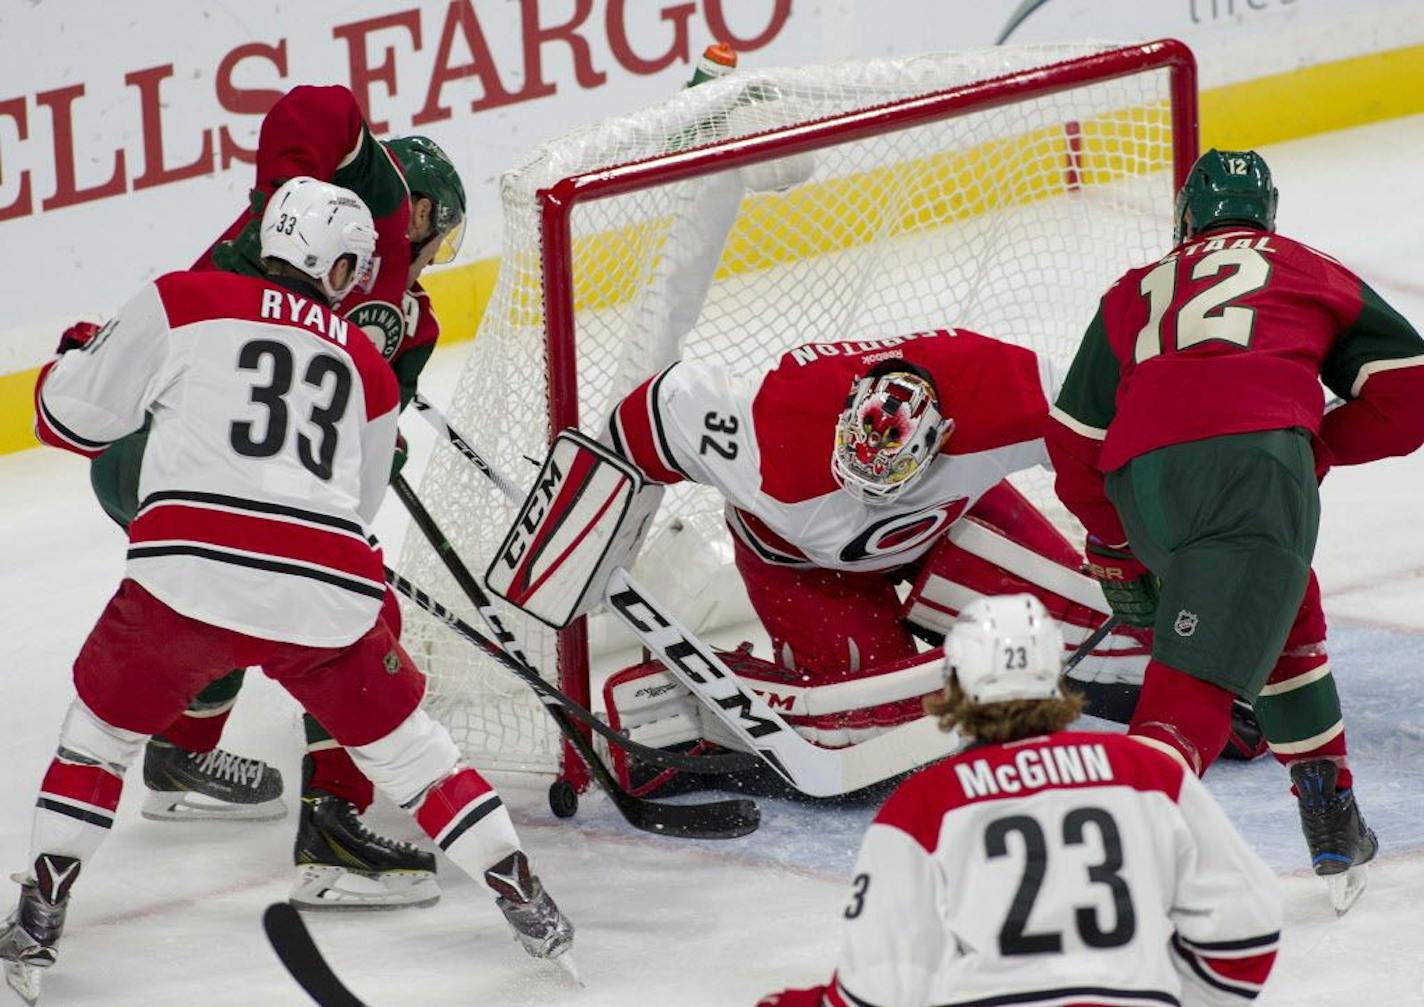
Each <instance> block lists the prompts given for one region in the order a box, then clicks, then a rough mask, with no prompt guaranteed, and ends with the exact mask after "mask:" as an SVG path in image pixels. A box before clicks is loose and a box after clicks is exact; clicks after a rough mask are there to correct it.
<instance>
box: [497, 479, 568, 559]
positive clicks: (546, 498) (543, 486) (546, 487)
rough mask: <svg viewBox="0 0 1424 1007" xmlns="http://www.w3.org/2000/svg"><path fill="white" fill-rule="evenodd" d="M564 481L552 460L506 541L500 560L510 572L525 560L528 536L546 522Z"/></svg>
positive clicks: (531, 492) (532, 491)
mask: <svg viewBox="0 0 1424 1007" xmlns="http://www.w3.org/2000/svg"><path fill="white" fill-rule="evenodd" d="M563 481H564V474H563V473H562V472H560V471H559V464H558V462H556V461H554V459H553V458H550V459H549V465H548V468H547V469H546V470H545V471H543V472H541V473H539V481H538V483H536V484H535V486H534V489H533V490H531V491H530V493H529V499H528V501H526V502H525V504H524V509H523V510H522V511H520V512H519V519H518V520H517V521H515V522H514V527H513V528H511V529H510V530H509V538H508V539H506V540H505V545H504V551H503V552H502V553H501V554H500V559H502V560H504V565H505V566H507V567H509V569H510V570H516V569H518V567H519V561H520V560H521V559H523V558H524V551H525V550H526V549H528V548H529V542H528V540H527V538H526V536H532V535H533V534H534V532H535V531H537V530H538V528H539V522H540V521H542V520H544V513H545V512H546V511H547V510H548V509H549V503H550V501H552V500H553V499H554V490H555V489H556V488H557V487H558V485H559V483H561V482H563Z"/></svg>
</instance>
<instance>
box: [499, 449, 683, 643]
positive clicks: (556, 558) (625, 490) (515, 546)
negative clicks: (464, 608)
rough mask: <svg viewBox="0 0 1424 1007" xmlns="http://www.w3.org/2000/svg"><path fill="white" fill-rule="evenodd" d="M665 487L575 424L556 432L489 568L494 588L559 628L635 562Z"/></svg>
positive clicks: (513, 603) (586, 606)
mask: <svg viewBox="0 0 1424 1007" xmlns="http://www.w3.org/2000/svg"><path fill="white" fill-rule="evenodd" d="M661 499H662V487H661V486H650V485H648V484H647V483H646V482H645V481H644V479H643V476H642V474H641V473H640V472H639V471H638V470H637V469H636V468H635V467H634V466H633V465H632V464H630V463H629V462H628V461H627V460H626V459H624V458H622V457H620V456H619V455H617V454H614V453H613V452H612V451H610V450H609V449H608V448H606V447H604V446H603V445H601V444H599V443H598V442H597V441H594V440H592V439H591V438H589V437H587V436H585V435H584V434H581V433H579V432H578V431H576V430H565V431H564V432H563V433H561V434H559V436H558V437H557V438H555V440H554V444H553V446H552V447H551V448H550V449H549V454H548V457H547V458H545V459H544V466H543V468H541V469H540V470H539V475H538V478H537V479H535V481H534V487H533V489H531V490H530V491H529V495H528V496H527V497H526V498H525V500H524V504H523V505H522V506H521V507H520V508H519V516H518V517H517V518H516V519H515V522H514V525H513V527H511V528H510V529H509V532H508V534H506V535H505V537H504V541H503V542H502V543H501V544H500V547H499V549H498V550H497V551H496V552H495V555H494V559H493V560H492V561H491V563H490V565H489V569H488V570H487V571H486V572H485V582H486V583H487V584H488V585H489V589H490V591H492V592H493V593H494V594H496V595H498V596H499V597H501V598H503V599H504V600H505V601H507V602H509V603H510V604H511V605H513V606H515V607H516V608H518V609H519V610H520V611H523V612H528V613H529V614H530V615H532V616H533V617H534V618H536V619H538V620H539V621H540V622H542V623H544V624H545V625H547V626H551V627H553V628H554V629H563V628H564V627H565V626H567V625H568V624H569V623H571V622H572V621H573V620H574V619H576V618H578V617H579V616H580V615H583V614H584V613H585V612H587V611H588V610H589V609H591V608H592V607H593V606H594V605H595V604H597V603H598V601H599V600H600V599H601V598H602V595H603V588H604V585H605V583H606V582H607V580H608V577H609V574H610V573H612V571H613V569H614V568H615V567H619V566H632V565H633V560H634V559H635V558H636V556H637V554H638V550H639V548H640V547H641V546H642V543H643V538H644V536H645V535H646V534H647V530H648V526H649V524H650V523H651V518H652V516H653V514H654V513H655V512H656V511H657V508H658V503H659V502H660V501H661Z"/></svg>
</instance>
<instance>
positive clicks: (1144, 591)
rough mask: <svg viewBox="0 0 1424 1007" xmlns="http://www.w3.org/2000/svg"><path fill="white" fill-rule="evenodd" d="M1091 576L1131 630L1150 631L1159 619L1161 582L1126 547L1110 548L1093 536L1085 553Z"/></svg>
mask: <svg viewBox="0 0 1424 1007" xmlns="http://www.w3.org/2000/svg"><path fill="white" fill-rule="evenodd" d="M1083 551H1084V552H1085V553H1086V554H1087V557H1088V574H1089V576H1091V577H1092V578H1093V579H1094V580H1096V581H1097V582H1098V583H1099V584H1101V585H1102V588H1103V597H1105V598H1106V599H1107V601H1108V605H1109V606H1110V607H1111V608H1112V610H1113V614H1114V615H1116V616H1117V617H1118V618H1119V619H1121V620H1122V621H1123V622H1124V623H1126V624H1127V625H1129V626H1136V627H1138V628H1139V629H1151V628H1152V623H1153V622H1154V621H1155V620H1156V618H1157V599H1158V597H1159V595H1160V582H1159V581H1158V580H1157V575H1156V574H1154V573H1153V572H1152V571H1151V570H1149V569H1147V567H1145V566H1143V565H1142V563H1141V561H1139V560H1138V558H1137V557H1136V556H1134V555H1133V554H1132V550H1131V549H1130V548H1128V547H1127V546H1126V545H1121V546H1111V545H1108V544H1106V543H1105V542H1103V541H1102V540H1101V539H1099V538H1096V537H1094V536H1092V535H1089V536H1088V544H1087V546H1086V547H1085V548H1084V550H1083Z"/></svg>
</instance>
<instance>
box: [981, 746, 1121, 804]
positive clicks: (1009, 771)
mask: <svg viewBox="0 0 1424 1007" xmlns="http://www.w3.org/2000/svg"><path fill="white" fill-rule="evenodd" d="M954 775H955V776H957V777H958V778H959V785H960V786H961V787H962V788H963V789H964V796H965V797H968V798H971V799H972V798H975V797H995V796H997V795H999V794H1019V793H1023V792H1024V791H1026V790H1037V789H1039V788H1040V787H1046V786H1049V785H1053V786H1061V785H1063V784H1072V783H1106V782H1109V781H1111V780H1112V778H1113V771H1112V763H1111V762H1109V761H1108V753H1107V750H1106V749H1105V748H1104V747H1103V746H1102V745H1101V744H1093V745H1061V746H1058V745H1047V746H1044V747H1043V748H1025V749H1023V750H1022V751H1020V752H1018V753H1017V754H1016V755H1015V756H1014V760H1013V762H1012V763H1007V762H1006V763H1004V764H1002V765H998V766H991V765H990V764H989V760H987V759H972V760H969V761H966V762H961V763H958V764H957V765H956V766H955V767H954Z"/></svg>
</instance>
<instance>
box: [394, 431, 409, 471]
mask: <svg viewBox="0 0 1424 1007" xmlns="http://www.w3.org/2000/svg"><path fill="white" fill-rule="evenodd" d="M409 457H410V445H409V444H407V443H406V442H405V434H403V433H401V432H400V431H396V453H395V454H394V455H392V456H391V480H392V481H394V480H395V477H396V476H398V475H400V472H401V469H403V468H405V463H406V459H407V458H409Z"/></svg>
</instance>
